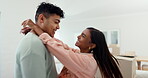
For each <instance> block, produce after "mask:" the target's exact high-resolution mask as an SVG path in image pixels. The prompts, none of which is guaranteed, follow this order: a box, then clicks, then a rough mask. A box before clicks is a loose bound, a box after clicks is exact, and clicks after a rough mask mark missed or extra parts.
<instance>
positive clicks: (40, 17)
mask: <svg viewBox="0 0 148 78" xmlns="http://www.w3.org/2000/svg"><path fill="white" fill-rule="evenodd" d="M38 21H39V22H40V23H44V15H43V14H40V15H39V16H38Z"/></svg>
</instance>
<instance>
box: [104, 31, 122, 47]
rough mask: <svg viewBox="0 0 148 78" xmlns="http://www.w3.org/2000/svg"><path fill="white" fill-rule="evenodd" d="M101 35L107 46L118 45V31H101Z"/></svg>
mask: <svg viewBox="0 0 148 78" xmlns="http://www.w3.org/2000/svg"><path fill="white" fill-rule="evenodd" d="M102 32H103V34H104V35H105V38H106V42H107V44H108V45H109V44H118V45H119V44H120V39H119V35H120V32H119V30H102Z"/></svg>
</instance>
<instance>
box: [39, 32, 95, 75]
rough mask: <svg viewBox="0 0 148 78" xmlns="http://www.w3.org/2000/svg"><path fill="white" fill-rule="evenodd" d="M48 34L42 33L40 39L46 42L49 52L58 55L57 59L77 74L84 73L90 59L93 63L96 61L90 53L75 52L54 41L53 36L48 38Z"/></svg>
mask: <svg viewBox="0 0 148 78" xmlns="http://www.w3.org/2000/svg"><path fill="white" fill-rule="evenodd" d="M48 36H49V35H48V34H46V33H43V34H41V35H40V39H41V40H42V41H43V42H44V43H45V44H46V47H47V49H48V50H49V52H51V53H52V54H53V55H54V56H56V57H57V59H58V60H59V61H60V62H61V63H62V64H64V66H65V67H66V68H68V69H69V70H70V71H71V72H73V73H74V74H77V73H78V72H81V73H84V71H85V70H86V68H87V65H88V64H89V63H90V61H91V63H92V64H93V62H94V63H96V62H95V61H92V59H90V57H89V56H88V55H83V54H80V53H75V52H74V51H72V49H69V50H67V49H65V48H64V47H63V45H59V43H58V42H54V41H53V40H52V39H53V38H51V39H49V40H46V39H47V38H48Z"/></svg>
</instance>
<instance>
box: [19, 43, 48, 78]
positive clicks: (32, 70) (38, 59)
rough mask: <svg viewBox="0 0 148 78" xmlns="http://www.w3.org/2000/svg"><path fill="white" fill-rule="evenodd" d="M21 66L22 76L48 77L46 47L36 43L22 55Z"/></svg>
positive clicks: (30, 77) (29, 77) (31, 77)
mask: <svg viewBox="0 0 148 78" xmlns="http://www.w3.org/2000/svg"><path fill="white" fill-rule="evenodd" d="M27 53H28V54H27ZM20 68H21V73H22V78H47V77H46V67H45V56H44V49H43V48H41V47H40V45H35V44H34V46H32V47H31V48H30V49H29V50H28V52H26V54H25V55H24V56H21V58H20Z"/></svg>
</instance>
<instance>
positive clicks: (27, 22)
mask: <svg viewBox="0 0 148 78" xmlns="http://www.w3.org/2000/svg"><path fill="white" fill-rule="evenodd" d="M22 25H23V27H26V26H27V25H28V26H29V27H30V28H31V29H32V28H34V27H35V26H36V25H35V24H34V22H33V21H32V20H31V19H28V20H25V21H24V22H23V23H22Z"/></svg>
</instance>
